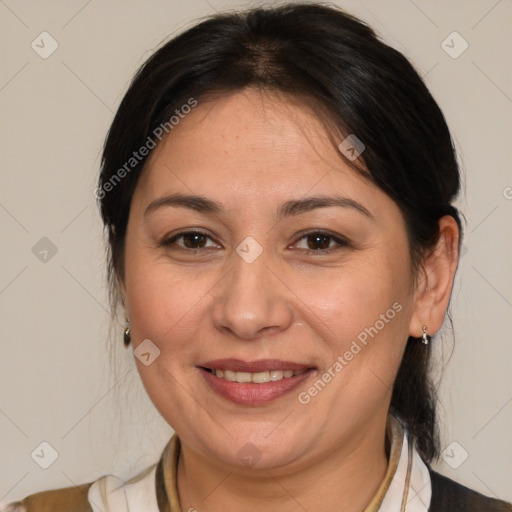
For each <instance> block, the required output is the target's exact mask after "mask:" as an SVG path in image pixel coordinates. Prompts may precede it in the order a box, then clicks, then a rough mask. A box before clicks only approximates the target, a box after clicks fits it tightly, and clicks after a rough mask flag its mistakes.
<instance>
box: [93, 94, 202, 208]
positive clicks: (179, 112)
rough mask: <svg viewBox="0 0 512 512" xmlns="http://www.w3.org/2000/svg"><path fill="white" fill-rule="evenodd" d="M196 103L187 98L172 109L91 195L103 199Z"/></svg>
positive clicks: (193, 99) (194, 100)
mask: <svg viewBox="0 0 512 512" xmlns="http://www.w3.org/2000/svg"><path fill="white" fill-rule="evenodd" d="M196 105H197V100H196V99H195V98H189V99H188V101H187V103H185V104H183V105H182V106H181V107H180V108H179V109H176V110H175V111H174V113H175V115H172V116H171V117H170V118H169V120H168V121H166V122H165V123H160V124H159V125H158V126H157V127H156V128H155V129H154V130H153V132H152V134H151V135H148V137H147V139H146V142H145V143H144V144H143V145H142V146H141V147H140V148H139V149H138V150H137V151H134V152H133V153H132V156H131V157H130V158H128V160H127V161H126V162H125V163H124V164H123V165H122V166H121V167H120V168H119V169H118V170H117V171H116V172H115V173H114V174H113V175H112V176H111V177H110V178H109V179H108V180H107V181H106V182H105V183H103V184H102V186H101V187H97V188H95V189H94V192H93V195H94V197H95V198H96V199H103V198H104V197H105V196H106V195H107V194H108V193H109V192H111V191H112V190H114V188H115V187H116V186H117V185H118V184H119V183H120V182H121V180H122V179H123V178H124V177H125V176H126V175H127V174H129V173H130V172H131V171H132V170H133V169H135V168H136V167H137V166H138V165H139V163H140V162H142V160H144V158H146V157H147V156H148V155H149V153H150V152H151V150H152V149H155V148H156V145H157V142H156V140H155V139H158V141H161V140H162V139H163V137H164V136H165V135H167V134H168V133H170V132H171V131H172V130H173V128H175V127H176V126H177V125H178V124H179V123H180V121H181V120H182V119H185V117H186V116H187V114H190V112H191V111H192V109H193V108H194V107H195V106H196Z"/></svg>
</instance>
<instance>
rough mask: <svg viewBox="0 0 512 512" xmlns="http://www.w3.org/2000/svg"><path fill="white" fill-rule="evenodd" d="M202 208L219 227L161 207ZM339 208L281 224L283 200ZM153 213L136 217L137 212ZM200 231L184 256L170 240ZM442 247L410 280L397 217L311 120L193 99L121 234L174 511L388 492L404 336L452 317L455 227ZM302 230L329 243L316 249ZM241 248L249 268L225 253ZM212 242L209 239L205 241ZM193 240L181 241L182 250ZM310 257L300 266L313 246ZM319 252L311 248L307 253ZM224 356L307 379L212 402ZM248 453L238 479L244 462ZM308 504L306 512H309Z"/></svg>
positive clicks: (360, 498)
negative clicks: (388, 443) (264, 396)
mask: <svg viewBox="0 0 512 512" xmlns="http://www.w3.org/2000/svg"><path fill="white" fill-rule="evenodd" d="M176 193H181V194H194V195H201V196H204V197H206V198H209V199H211V200H214V201H216V202H218V203H220V204H221V205H222V207H223V210H222V212H221V213H205V212H199V211H195V210H194V209H190V208H186V207H182V206H181V207H176V206H168V207H162V208H159V209H153V210H150V211H149V212H146V209H147V207H148V205H149V204H150V203H152V202H153V201H154V200H156V199H159V198H161V197H164V196H167V195H169V194H176ZM320 195H326V196H334V195H335V196H343V197H345V198H349V199H351V200H353V201H357V203H359V204H360V205H362V206H363V207H364V208H365V209H366V210H367V211H368V213H369V215H366V214H364V213H362V212H361V211H359V210H357V209H356V208H351V207H340V206H330V207H322V208H316V209H313V210H311V211H305V212H303V213H300V214H297V215H293V216H289V217H285V218H282V219H279V220H278V219H277V212H278V208H279V207H280V206H281V205H282V204H283V203H285V202H286V201H289V200H292V199H304V198H308V197H312V196H320ZM145 212H146V213H145ZM192 228H193V229H196V230H200V231H203V232H204V233H206V235H207V237H206V238H200V239H199V242H200V243H199V244H196V247H197V246H198V245H199V246H200V245H201V244H206V246H207V247H206V248H199V249H189V248H187V247H186V246H185V245H184V243H185V242H186V240H185V239H184V238H178V239H177V240H175V241H174V243H173V244H170V245H164V244H163V243H162V242H163V241H164V240H166V239H167V240H168V239H170V238H171V237H172V236H173V235H176V234H178V233H180V232H186V231H190V230H191V229H192ZM440 228H441V237H440V240H439V243H438V245H437V247H436V249H435V250H434V251H433V252H432V253H431V254H429V255H427V256H426V257H425V260H424V262H423V266H422V270H421V271H420V272H419V273H418V274H417V275H416V276H415V275H413V272H412V266H411V260H410V255H409V248H408V242H407V233H406V230H405V224H404V220H403V217H402V214H401V212H400V210H399V209H398V207H397V205H396V204H395V203H394V201H393V200H391V199H390V198H389V197H388V196H387V195H386V194H384V192H382V191H381V190H379V189H378V188H376V187H375V186H373V185H372V184H371V183H370V182H369V181H368V180H366V179H365V178H364V177H361V176H360V175H358V174H357V173H356V172H355V171H353V170H352V169H351V168H350V167H349V166H348V164H347V163H346V162H344V161H343V160H342V159H341V158H340V154H339V151H338V150H337V148H336V147H335V146H333V145H332V143H331V142H330V140H329V137H328V135H327V133H326V131H325V129H324V127H323V126H322V124H321V122H320V121H319V120H318V119H316V118H315V117H314V115H313V114H312V113H311V112H310V111H309V110H308V109H306V108H305V107H302V106H300V105H298V104H293V103H291V102H287V101H285V100H283V98H282V97H281V98H279V97H276V96H273V95H271V94H262V93H260V92H256V91H252V90H246V91H243V92H240V93H236V94H233V95H230V96H227V97H222V98H217V99H215V100H214V101H211V102H200V103H199V104H198V106H197V107H195V108H194V109H193V110H192V112H191V113H190V114H188V115H187V116H186V118H185V119H183V120H181V121H180V123H179V125H177V126H176V127H174V129H173V131H172V132H171V133H170V135H169V136H168V137H167V139H164V141H163V142H162V143H161V144H160V145H159V146H157V148H156V149H155V150H153V152H152V154H151V155H150V157H149V160H148V163H147V165H146V168H145V170H144V173H143V175H142V177H141V179H140V181H139V183H138V185H137V188H136V190H135V193H134V196H133V199H132V204H131V210H130V216H129V222H128V229H127V235H126V252H125V273H124V276H121V278H120V280H121V286H122V292H123V301H124V305H125V308H126V312H127V316H128V317H129V318H130V322H131V333H132V343H133V345H134V348H136V347H137V346H138V344H139V343H141V341H142V340H144V339H150V340H151V341H152V342H153V343H154V344H155V345H156V346H157V347H158V348H159V350H160V356H159V357H158V358H156V359H155V360H154V362H152V364H150V365H149V366H144V365H143V364H142V363H141V362H140V361H138V360H136V361H137V365H138V369H139V373H140V376H141V378H142V381H143V383H144V386H145V388H146V390H147V393H148V395H149V397H150V398H151V400H152V401H153V403H154V404H155V406H156V407H157V409H158V410H159V412H160V413H161V415H162V416H163V417H164V419H165V420H166V421H167V422H168V423H169V424H170V425H171V426H172V427H173V428H174V430H175V431H176V433H177V434H178V435H179V437H180V439H181V443H182V451H181V455H180V460H179V464H178V490H179V495H180V501H181V507H182V510H189V508H190V507H194V508H195V509H197V510H198V511H199V512H201V511H203V510H205V511H206V510H208V511H220V510H225V506H226V503H230V504H231V505H230V509H233V510H238V511H242V512H243V511H246V510H247V511H249V510H255V509H257V510H259V511H266V510H269V511H270V510H276V507H278V509H279V510H282V511H295V510H303V509H307V510H308V512H315V511H320V510H322V511H323V512H325V511H326V510H339V509H340V503H343V510H345V511H360V510H363V509H364V508H365V506H367V504H368V503H369V502H370V501H371V499H372V497H373V495H374V494H375V492H376V491H377V489H378V487H379V485H380V483H381V482H382V480H383V478H384V475H385V472H386V467H387V454H386V451H385V426H386V417H387V414H388V408H389V403H390V399H391V389H392V383H393V381H394V378H395V375H396V372H397V370H398V367H399V365H400V361H401V357H402V354H403V351H404V349H405V345H406V343H407V338H408V336H409V335H412V336H415V337H419V336H421V334H422V326H423V325H427V326H428V333H429V334H430V335H433V334H434V333H435V332H437V331H438V330H439V329H440V327H441V325H442V322H443V319H444V316H445V313H446V309H447V307H448V302H449V297H450V292H451V287H452V284H453V278H454V274H455V271H456V266H457V258H458V251H457V247H458V229H457V226H456V223H455V221H454V220H453V219H452V218H451V217H444V218H442V219H441V221H440ZM304 230H312V231H313V232H314V231H315V230H323V231H328V232H329V233H331V234H332V235H333V236H334V237H345V238H346V239H348V241H349V242H348V245H338V244H337V243H336V241H335V240H334V239H330V238H327V239H322V240H323V242H324V243H325V244H326V245H321V244H320V246H321V247H320V248H325V247H328V248H331V249H333V250H332V251H331V252H330V253H327V254H326V253H321V251H319V250H318V247H319V244H318V243H316V244H315V238H314V236H313V237H309V238H303V237H304V235H303V234H301V232H302V231H304ZM247 236H251V237H253V238H254V239H255V240H256V241H257V242H258V244H259V245H260V246H261V248H262V253H261V255H260V256H259V257H258V258H257V259H256V260H255V261H253V262H252V263H247V262H246V261H244V260H243V259H242V258H241V257H240V256H239V254H238V253H237V252H236V248H237V246H238V245H239V244H240V243H241V242H242V240H244V239H245V238H246V237H247ZM208 237H209V238H208ZM187 240H188V241H189V242H190V239H187ZM308 248H309V249H310V251H309V252H308V251H307V249H308ZM315 251H316V252H315ZM397 302H398V303H399V304H400V305H401V306H402V309H401V311H400V312H399V313H397V314H396V316H395V317H394V318H393V319H392V320H390V321H389V322H387V323H386V324H385V327H384V328H382V329H381V330H379V332H378V335H376V336H374V337H373V338H370V339H369V343H368V344H367V345H366V346H364V347H363V348H362V350H361V351H360V352H359V353H358V354H357V355H355V356H354V358H353V359H352V360H351V361H350V362H349V364H347V365H346V366H345V367H344V368H343V371H341V372H340V373H339V374H337V375H336V377H335V378H333V379H332V380H331V382H329V383H328V385H326V386H325V388H324V389H323V390H322V391H321V392H320V393H318V395H317V396H315V397H314V398H312V399H311V401H310V402H309V403H308V404H306V405H304V404H301V403H299V401H298V399H297V394H298V393H299V392H301V391H305V390H306V391H307V389H308V388H309V387H310V386H311V385H312V384H313V383H314V382H315V381H316V380H317V379H318V378H319V376H321V375H322V374H323V373H324V372H325V371H327V369H328V368H329V367H332V365H333V363H334V362H335V361H336V359H337V357H338V356H339V355H342V354H344V353H345V352H346V351H347V350H348V349H349V348H350V345H351V342H352V341H353V340H355V339H357V336H358V334H360V333H361V332H362V331H364V329H365V328H367V327H370V326H373V325H375V323H376V321H377V320H378V319H379V318H380V315H381V314H384V313H385V312H386V311H387V310H388V309H390V308H391V307H392V305H393V304H394V303H397ZM217 358H239V359H243V360H246V361H252V360H258V359H263V358H276V359H285V360H290V361H294V362H298V363H307V364H308V365H309V366H311V367H315V368H316V372H315V374H314V375H312V376H310V377H309V378H308V380H307V381H305V382H304V383H302V384H301V385H300V386H299V388H298V389H297V390H294V391H292V392H291V393H288V394H287V395H285V396H283V397H280V398H278V399H277V400H275V401H273V402H271V403H268V404H265V405H259V406H246V405H236V404H234V403H232V402H231V401H228V400H227V399H225V398H223V397H220V396H219V395H217V394H216V393H214V392H213V391H212V390H211V389H210V388H209V386H208V385H207V384H206V382H205V380H204V378H203V376H202V375H201V374H200V373H199V371H198V369H197V368H196V366H197V365H198V364H200V363H201V362H205V361H208V360H212V359H217ZM248 442H250V443H252V444H253V445H254V446H255V447H256V449H257V451H258V453H260V454H261V458H260V459H259V461H258V462H257V464H255V465H254V466H253V467H251V468H249V467H247V466H246V465H244V463H243V462H242V461H241V460H240V459H239V457H238V455H237V454H238V451H239V450H240V449H241V448H242V447H243V446H244V445H246V443H248ZM302 507H303V508H302Z"/></svg>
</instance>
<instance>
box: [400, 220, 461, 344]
mask: <svg viewBox="0 0 512 512" xmlns="http://www.w3.org/2000/svg"><path fill="white" fill-rule="evenodd" d="M439 232H440V235H439V240H438V242H437V244H436V246H435V247H434V249H433V250H432V251H431V252H430V253H429V254H427V255H426V256H425V258H424V260H423V263H422V266H421V268H420V270H419V272H420V274H419V276H418V282H417V284H416V290H415V293H414V295H415V299H414V307H413V314H412V317H411V323H410V325H409V335H410V336H413V337H415V338H419V337H421V335H422V333H423V326H424V325H426V326H427V333H428V334H429V335H431V336H432V335H433V334H435V333H436V332H438V331H439V329H441V326H442V325H443V322H444V318H445V315H446V311H447V309H448V304H449V302H450V296H451V292H452V287H453V280H454V278H455V272H456V270H457V265H458V262H459V238H460V233H459V226H458V225H457V222H456V220H455V219H454V218H453V217H452V216H450V215H446V216H444V217H442V218H441V219H440V220H439Z"/></svg>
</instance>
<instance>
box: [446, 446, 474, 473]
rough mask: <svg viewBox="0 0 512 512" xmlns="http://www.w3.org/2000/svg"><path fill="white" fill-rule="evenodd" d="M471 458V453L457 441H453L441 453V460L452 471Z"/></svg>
mask: <svg viewBox="0 0 512 512" xmlns="http://www.w3.org/2000/svg"><path fill="white" fill-rule="evenodd" d="M468 457H469V453H468V452H467V451H466V450H465V449H464V447H463V446H461V445H460V444H459V443H457V441H452V442H451V443H450V444H449V445H448V446H447V447H446V448H445V449H444V450H443V452H442V453H441V458H442V459H443V460H444V461H445V462H446V464H448V466H450V467H451V468H452V469H457V468H459V467H460V466H462V464H464V462H466V460H467V458H468Z"/></svg>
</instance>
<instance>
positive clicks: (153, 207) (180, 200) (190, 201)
mask: <svg viewBox="0 0 512 512" xmlns="http://www.w3.org/2000/svg"><path fill="white" fill-rule="evenodd" d="M332 206H338V207H342V208H350V209H353V210H356V211H358V212H359V213H362V214H364V215H365V216H366V217H369V218H371V219H373V218H374V217H373V215H372V214H371V213H370V212H369V210H368V209H367V208H365V207H364V206H363V205H362V204H360V203H358V202H357V201H354V200H353V199H350V198H348V197H339V196H314V197H307V198H304V199H292V200H290V201H286V203H284V204H282V205H281V206H280V207H279V209H278V211H277V218H278V220H281V219H283V218H285V217H291V216H294V215H300V214H302V213H306V212H310V211H312V210H316V209H317V208H328V207H332ZM168 207H182V208H188V209H191V210H195V211H197V212H200V213H207V214H212V215H222V213H223V212H225V208H224V207H223V206H222V204H221V203H218V202H217V201H213V200H212V199H208V198H207V197H204V196H200V195H186V194H171V195H168V196H165V197H160V198H158V199H155V200H154V201H152V202H151V203H150V204H149V205H148V206H147V207H146V209H145V211H144V216H145V215H147V214H149V213H152V212H154V211H157V210H160V209H162V208H168Z"/></svg>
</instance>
